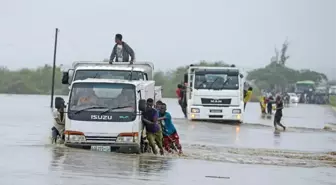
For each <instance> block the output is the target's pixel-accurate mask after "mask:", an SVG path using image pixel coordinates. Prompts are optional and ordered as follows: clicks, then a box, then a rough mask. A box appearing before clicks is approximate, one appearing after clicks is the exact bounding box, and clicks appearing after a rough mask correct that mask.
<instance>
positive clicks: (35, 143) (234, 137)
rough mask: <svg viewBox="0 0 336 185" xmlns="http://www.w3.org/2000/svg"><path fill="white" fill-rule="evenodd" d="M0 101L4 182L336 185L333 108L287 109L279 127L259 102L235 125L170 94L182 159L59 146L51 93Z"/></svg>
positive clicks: (0, 166) (1, 177)
mask: <svg viewBox="0 0 336 185" xmlns="http://www.w3.org/2000/svg"><path fill="white" fill-rule="evenodd" d="M0 101H1V104H0V116H1V118H2V119H1V122H0V136H1V137H2V139H1V140H0V147H1V149H0V150H1V152H0V184H1V185H21V184H25V185H59V184H73V185H97V184H99V185H104V184H109V185H110V184H113V183H118V184H121V185H127V184H140V183H143V184H153V185H154V184H155V185H159V184H183V185H185V184H194V185H198V184H199V185H201V184H205V183H208V184H211V185H216V184H221V185H222V184H225V183H226V184H232V185H240V184H244V185H246V184H248V185H269V184H274V185H278V184H279V185H280V184H281V185H283V184H306V185H313V184H336V178H335V177H336V170H335V167H336V155H335V153H333V152H335V151H336V131H335V130H334V129H335V128H334V126H335V123H336V115H335V112H334V111H333V110H332V109H331V108H330V107H328V106H317V105H302V104H299V105H297V106H291V107H289V108H286V109H285V110H284V119H283V123H284V124H285V125H286V126H287V127H288V129H287V130H286V131H285V132H282V131H279V132H274V129H273V127H272V125H273V124H272V120H271V119H267V118H261V117H260V113H259V107H258V106H259V105H258V104H256V103H249V104H248V105H247V110H246V119H245V123H244V124H241V125H240V126H237V125H225V124H218V123H217V124H215V123H205V122H188V121H186V120H184V119H183V115H182V113H181V111H180V108H179V107H178V105H177V102H176V100H174V99H166V100H165V102H166V103H167V104H168V110H169V111H170V112H171V114H172V115H173V117H174V118H175V124H176V127H177V129H178V131H179V134H180V137H181V143H182V145H183V147H184V153H185V156H181V157H179V156H176V155H166V156H154V155H152V154H142V155H135V154H132V155H126V154H117V153H105V152H94V151H87V150H80V149H72V148H67V147H63V146H60V145H58V146H54V145H51V144H50V140H49V135H50V128H51V126H52V122H51V120H52V119H51V114H50V109H49V104H50V97H49V96H34V95H24V96H23V95H0ZM326 128H327V129H326Z"/></svg>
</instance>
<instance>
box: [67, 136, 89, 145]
mask: <svg viewBox="0 0 336 185" xmlns="http://www.w3.org/2000/svg"><path fill="white" fill-rule="evenodd" d="M65 138H66V140H68V141H70V142H78V143H80V142H84V141H85V136H82V135H65Z"/></svg>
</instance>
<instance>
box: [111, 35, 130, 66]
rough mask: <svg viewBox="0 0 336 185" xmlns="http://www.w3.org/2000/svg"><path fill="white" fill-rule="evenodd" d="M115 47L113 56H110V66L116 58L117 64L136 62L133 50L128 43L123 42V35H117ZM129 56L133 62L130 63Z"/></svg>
mask: <svg viewBox="0 0 336 185" xmlns="http://www.w3.org/2000/svg"><path fill="white" fill-rule="evenodd" d="M115 43H116V44H115V45H114V47H113V50H112V53H111V56H110V62H109V63H110V64H112V63H113V60H114V58H115V62H131V63H133V62H134V59H135V55H134V51H133V49H132V48H131V47H130V46H129V45H128V44H126V42H124V41H122V35H121V34H119V33H118V34H116V36H115ZM129 56H131V61H129Z"/></svg>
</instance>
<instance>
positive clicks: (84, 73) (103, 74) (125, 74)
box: [74, 70, 144, 80]
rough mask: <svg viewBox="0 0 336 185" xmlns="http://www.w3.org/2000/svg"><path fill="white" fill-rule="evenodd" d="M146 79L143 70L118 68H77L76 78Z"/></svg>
mask: <svg viewBox="0 0 336 185" xmlns="http://www.w3.org/2000/svg"><path fill="white" fill-rule="evenodd" d="M131 76H132V80H144V73H143V72H141V71H133V72H132V75H131V71H118V70H77V71H76V74H75V78H74V80H85V79H87V78H98V79H121V80H130V78H131Z"/></svg>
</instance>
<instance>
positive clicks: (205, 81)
mask: <svg viewBox="0 0 336 185" xmlns="http://www.w3.org/2000/svg"><path fill="white" fill-rule="evenodd" d="M184 81H185V84H187V96H186V99H187V117H188V119H189V120H217V121H234V122H239V123H241V122H243V119H244V103H243V99H244V97H243V96H244V76H243V75H242V74H241V70H240V69H238V68H236V67H206V66H190V67H189V69H188V73H187V74H186V75H185V80H184Z"/></svg>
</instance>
